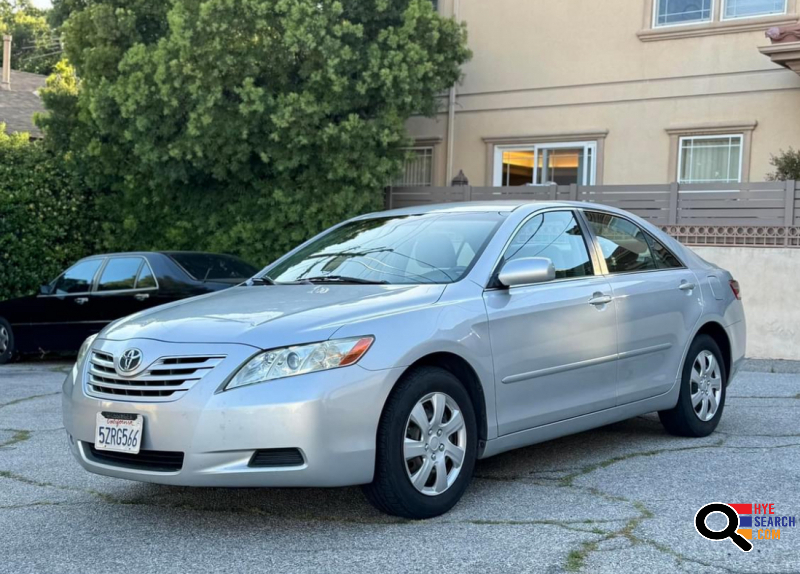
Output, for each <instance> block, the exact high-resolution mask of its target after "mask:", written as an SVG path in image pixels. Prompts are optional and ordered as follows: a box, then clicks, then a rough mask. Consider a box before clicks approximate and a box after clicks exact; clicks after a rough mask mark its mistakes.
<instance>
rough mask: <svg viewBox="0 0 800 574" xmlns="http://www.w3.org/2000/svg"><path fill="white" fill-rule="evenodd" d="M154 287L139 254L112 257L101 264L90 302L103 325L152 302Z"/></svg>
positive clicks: (148, 305)
mask: <svg viewBox="0 0 800 574" xmlns="http://www.w3.org/2000/svg"><path fill="white" fill-rule="evenodd" d="M157 289H158V285H157V283H156V280H155V276H154V275H153V272H152V269H151V268H150V265H149V264H148V263H147V261H146V260H145V258H144V257H141V256H132V255H125V256H115V257H111V258H109V260H108V261H107V262H106V264H105V266H104V267H103V269H102V271H101V273H100V278H99V279H98V281H97V287H96V289H95V292H94V293H93V295H92V305H93V306H94V307H95V309H96V313H97V315H98V318H99V319H100V320H102V321H103V322H104V323H105V324H107V323H110V322H111V321H114V320H116V319H120V318H121V317H127V316H128V315H132V314H134V313H138V312H139V311H142V310H144V309H147V308H148V307H150V306H151V305H152V302H151V300H152V297H153V295H154V294H155V292H156V291H157Z"/></svg>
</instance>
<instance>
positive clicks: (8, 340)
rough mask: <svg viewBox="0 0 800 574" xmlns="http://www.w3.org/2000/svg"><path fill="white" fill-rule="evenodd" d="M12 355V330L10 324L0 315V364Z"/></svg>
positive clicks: (8, 359) (7, 360) (3, 363)
mask: <svg viewBox="0 0 800 574" xmlns="http://www.w3.org/2000/svg"><path fill="white" fill-rule="evenodd" d="M13 357H14V332H13V331H12V330H11V325H10V324H9V323H8V321H6V320H5V319H3V318H2V317H0V365H5V364H6V363H8V362H9V361H10V360H11V359H12V358H13Z"/></svg>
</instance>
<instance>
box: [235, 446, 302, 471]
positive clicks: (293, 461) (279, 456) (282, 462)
mask: <svg viewBox="0 0 800 574" xmlns="http://www.w3.org/2000/svg"><path fill="white" fill-rule="evenodd" d="M302 465H303V455H302V454H300V451H299V450H297V449H296V448H270V449H264V450H257V451H256V452H254V453H253V456H252V457H251V458H250V463H249V464H248V465H247V466H251V467H253V466H255V467H265V466H302Z"/></svg>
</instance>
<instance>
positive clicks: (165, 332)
mask: <svg viewBox="0 0 800 574" xmlns="http://www.w3.org/2000/svg"><path fill="white" fill-rule="evenodd" d="M744 351H745V319H744V312H743V309H742V303H741V301H740V293H739V285H738V284H737V282H736V281H735V280H734V279H733V278H732V277H731V275H730V274H729V273H728V272H727V271H725V270H723V269H720V268H718V267H716V266H714V265H713V264H710V263H708V262H706V261H704V260H703V259H701V258H700V257H698V256H697V255H696V254H694V253H693V252H692V251H691V250H689V249H687V248H686V247H683V246H682V245H681V244H679V243H678V242H676V241H675V240H673V239H672V238H670V237H669V236H667V235H665V234H664V233H662V232H661V231H660V230H659V229H657V228H656V227H654V226H652V225H650V224H649V223H647V222H646V221H643V220H642V219H639V218H637V217H635V216H633V215H631V214H629V213H626V212H624V211H620V210H617V209H613V208H609V207H604V206H600V205H593V204H587V203H580V204H579V203H555V202H554V203H505V202H492V203H481V204H474V203H462V204H454V205H439V206H426V207H416V208H407V209H401V210H395V211H388V212H384V213H377V214H371V215H366V216H362V217H358V218H355V219H352V220H350V221H347V222H344V223H342V224H340V225H337V226H336V227H333V228H332V229H330V230H328V231H326V232H324V233H322V234H320V235H318V236H317V237H314V238H313V239H311V240H309V241H308V242H306V243H304V244H303V245H300V246H299V247H297V248H296V249H294V250H293V251H291V252H290V253H288V254H286V255H285V256H283V257H282V258H280V259H278V260H277V261H275V262H274V263H273V264H271V265H270V266H268V267H267V268H265V269H264V270H263V271H261V272H260V273H259V274H258V275H257V276H256V277H254V278H252V279H251V280H249V281H247V282H246V283H244V284H242V285H240V286H239V287H235V288H232V289H230V290H227V291H223V292H220V293H214V294H210V295H203V296H200V297H195V298H193V299H188V300H183V301H180V302H177V303H173V304H170V305H165V306H162V307H158V308H155V309H151V310H148V311H144V312H142V313H139V314H137V315H133V316H131V317H128V318H126V319H122V320H120V321H118V322H116V323H114V324H112V325H109V326H108V327H107V328H106V329H104V330H103V331H102V332H101V333H100V334H99V335H97V336H95V337H90V338H89V339H87V341H86V342H85V343H84V344H83V347H82V348H81V351H80V354H79V356H78V360H77V362H76V364H75V367H74V368H73V370H72V372H71V374H70V375H69V376H68V377H67V379H66V381H65V382H64V394H63V397H64V398H63V408H64V424H65V427H66V430H67V433H68V435H69V436H68V439H69V445H70V449H71V451H72V453H73V454H74V455H75V458H76V459H77V460H78V462H79V463H80V464H81V465H82V466H83V467H84V468H85V469H86V470H88V471H90V472H95V473H98V474H103V475H107V476H113V477H117V478H124V479H129V480H140V481H147V482H156V483H161V484H173V485H188V486H213V487H268V486H269V487H295V486H314V487H332V486H345V485H356V484H360V485H364V491H365V493H366V495H367V497H368V498H369V500H370V501H371V502H372V503H373V504H375V505H376V506H377V507H378V508H379V509H381V510H383V511H385V512H388V513H390V514H394V515H399V516H405V517H411V518H426V517H431V516H436V515H439V514H442V513H443V512H446V511H447V510H449V509H450V508H452V507H453V505H455V504H456V503H457V502H458V500H459V499H460V498H461V496H462V495H463V493H464V491H465V489H466V488H467V486H468V484H469V482H470V479H471V476H472V474H473V469H474V466H475V462H476V460H477V459H480V458H486V457H490V456H493V455H496V454H498V453H501V452H504V451H508V450H511V449H515V448H519V447H523V446H526V445H530V444H534V443H537V442H541V441H545V440H549V439H552V438H556V437H559V436H563V435H568V434H571V433H576V432H580V431H584V430H587V429H590V428H593V427H598V426H601V425H606V424H609V423H612V422H615V421H619V420H622V419H626V418H629V417H633V416H637V415H640V414H643V413H648V412H653V411H657V412H658V414H659V416H660V419H661V421H662V422H663V424H664V427H665V428H666V430H667V431H668V432H670V433H673V434H677V435H681V436H690V437H701V436H706V435H708V434H710V433H711V432H713V431H714V429H715V428H716V426H717V424H718V423H719V420H720V417H721V416H722V411H723V408H724V406H725V395H726V388H727V385H728V384H729V383H730V381H731V379H732V378H733V376H734V375H735V373H736V371H737V367H738V366H739V364H740V363H741V361H742V359H743V356H744Z"/></svg>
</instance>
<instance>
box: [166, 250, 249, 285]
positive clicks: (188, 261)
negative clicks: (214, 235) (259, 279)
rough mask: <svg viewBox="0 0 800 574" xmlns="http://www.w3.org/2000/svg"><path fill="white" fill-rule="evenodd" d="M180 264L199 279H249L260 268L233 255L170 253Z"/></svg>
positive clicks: (194, 277)
mask: <svg viewBox="0 0 800 574" xmlns="http://www.w3.org/2000/svg"><path fill="white" fill-rule="evenodd" d="M169 257H170V258H172V260H173V261H175V262H176V263H177V264H178V265H180V266H181V267H183V269H184V270H185V271H186V272H187V273H188V274H189V275H190V276H191V277H192V278H193V279H196V280H198V281H214V280H224V279H242V280H244V279H249V278H250V277H252V276H253V275H255V274H256V273H257V272H258V269H256V268H255V267H253V266H252V265H250V264H249V263H247V262H245V261H243V260H241V259H239V258H238V257H234V256H232V255H216V254H213V253H170V254H169Z"/></svg>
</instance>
